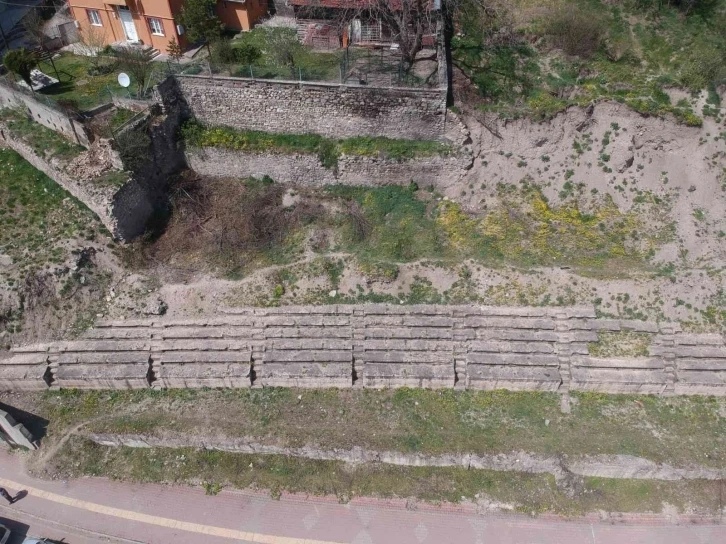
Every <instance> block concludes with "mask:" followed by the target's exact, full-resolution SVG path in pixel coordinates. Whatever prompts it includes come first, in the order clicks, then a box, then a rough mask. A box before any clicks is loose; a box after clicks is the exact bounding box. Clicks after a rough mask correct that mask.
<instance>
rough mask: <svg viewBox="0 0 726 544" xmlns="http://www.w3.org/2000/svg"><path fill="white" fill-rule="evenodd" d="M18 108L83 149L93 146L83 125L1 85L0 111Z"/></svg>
mask: <svg viewBox="0 0 726 544" xmlns="http://www.w3.org/2000/svg"><path fill="white" fill-rule="evenodd" d="M18 107H21V108H23V109H24V110H26V111H27V112H28V114H29V115H30V116H31V117H32V118H33V121H35V122H36V123H40V124H41V125H43V126H45V127H47V128H49V129H51V130H55V131H56V132H60V133H61V134H63V135H64V136H65V137H66V138H68V139H69V140H71V141H73V142H76V143H78V144H80V145H82V146H83V147H88V146H89V145H91V143H90V140H89V139H88V134H87V133H86V128H85V127H84V126H83V124H82V123H80V122H79V121H77V120H75V119H73V118H71V117H69V116H68V115H66V114H64V113H61V112H59V111H58V110H56V109H54V108H51V107H50V106H48V105H46V104H43V103H42V102H39V101H38V100H36V99H34V98H32V97H30V96H26V95H25V94H23V93H21V92H20V91H16V90H14V89H11V88H10V87H8V86H6V85H5V84H2V83H0V109H2V108H18Z"/></svg>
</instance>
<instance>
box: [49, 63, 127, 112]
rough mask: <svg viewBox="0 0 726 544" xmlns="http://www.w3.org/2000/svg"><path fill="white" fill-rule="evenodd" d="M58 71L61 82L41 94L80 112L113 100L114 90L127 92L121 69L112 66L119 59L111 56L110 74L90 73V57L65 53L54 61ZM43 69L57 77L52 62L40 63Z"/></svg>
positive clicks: (115, 91) (118, 92) (121, 92)
mask: <svg viewBox="0 0 726 544" xmlns="http://www.w3.org/2000/svg"><path fill="white" fill-rule="evenodd" d="M53 62H54V63H55V66H56V68H57V69H58V72H59V76H60V77H59V83H57V84H55V85H53V86H51V87H48V88H46V89H43V90H42V91H40V92H39V94H41V95H44V96H47V97H49V98H51V99H53V100H55V101H56V102H58V103H60V104H62V105H68V106H71V107H73V108H76V109H79V110H81V111H84V110H89V109H92V108H95V107H96V106H99V105H101V104H107V103H109V102H110V101H111V93H117V94H119V95H126V93H127V91H126V89H124V88H123V87H121V86H120V85H119V84H118V81H117V79H116V78H117V76H118V72H117V71H116V70H114V68H113V66H114V65H115V64H116V60H115V59H113V58H111V57H109V58H108V64H109V66H108V68H107V70H108V73H106V74H104V75H97V76H91V75H89V74H88V70H89V68H90V67H91V63H90V61H89V59H88V58H87V57H84V56H81V55H73V54H70V53H62V54H61V56H60V57H59V58H57V59H54V61H53ZM40 69H41V70H43V71H44V72H45V73H47V74H50V75H52V76H54V77H55V72H53V69H52V67H51V66H50V65H46V64H45V63H43V64H41V66H40Z"/></svg>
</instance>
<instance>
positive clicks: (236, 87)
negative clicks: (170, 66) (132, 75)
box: [158, 76, 446, 140]
mask: <svg viewBox="0 0 726 544" xmlns="http://www.w3.org/2000/svg"><path fill="white" fill-rule="evenodd" d="M173 78H174V81H175V82H176V85H174V86H172V85H160V86H159V88H158V94H159V95H160V96H159V98H158V99H159V100H160V101H162V102H168V101H169V99H168V97H167V96H166V95H167V94H168V93H176V94H177V95H178V98H179V99H181V100H183V101H184V102H185V103H186V105H187V107H188V111H189V112H190V113H191V114H192V115H194V117H196V118H197V119H198V120H199V121H201V122H202V123H205V124H209V125H224V126H229V127H232V128H237V129H248V130H249V129H252V130H263V131H267V132H282V133H291V134H304V133H310V132H313V133H316V134H321V135H323V136H328V137H331V138H348V137H353V136H387V137H389V138H406V139H413V140H438V139H441V138H442V137H443V135H444V131H445V123H446V89H445V88H439V89H411V88H398V87H390V88H388V87H385V88H381V87H366V86H349V85H337V84H330V83H310V82H302V83H300V82H296V81H272V80H258V79H242V78H224V77H209V76H173Z"/></svg>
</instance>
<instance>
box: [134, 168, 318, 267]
mask: <svg viewBox="0 0 726 544" xmlns="http://www.w3.org/2000/svg"><path fill="white" fill-rule="evenodd" d="M284 192H285V188H284V187H282V186H280V185H276V184H272V183H268V182H266V181H265V180H262V181H260V180H254V179H249V180H232V179H224V180H214V179H204V178H200V177H199V176H196V175H195V174H193V173H192V172H187V173H186V174H185V175H183V176H181V177H180V178H178V179H177V180H176V181H175V182H174V183H173V184H172V187H171V189H170V218H169V220H168V223H167V224H165V225H163V227H164V229H163V233H162V234H155V233H154V232H150V234H149V235H147V237H146V238H145V239H144V240H143V241H140V242H137V243H136V244H135V245H134V247H133V248H131V249H130V251H128V252H127V253H128V257H129V260H128V261H127V262H128V264H130V265H131V266H143V265H148V264H149V263H150V262H154V263H158V264H165V265H172V266H176V267H179V266H182V267H184V266H186V265H189V266H190V267H191V265H196V266H195V267H196V269H197V270H198V269H199V266H198V265H199V264H200V263H206V264H207V265H211V266H213V267H216V268H218V269H220V270H221V271H222V272H223V273H226V274H230V273H233V272H234V271H235V270H239V269H241V268H244V267H245V266H246V265H247V264H248V262H251V261H253V260H255V259H256V258H257V257H258V255H259V253H260V252H264V251H268V250H271V249H273V248H275V247H277V246H279V245H282V244H283V242H284V241H285V239H286V238H287V237H288V236H289V235H290V234H291V233H293V232H294V231H295V230H296V229H297V228H298V227H300V226H302V225H305V224H307V223H309V222H311V221H313V220H314V219H315V218H317V217H320V216H322V215H324V213H325V212H324V209H323V207H322V206H321V205H320V204H319V203H317V202H313V201H312V200H309V199H305V198H302V199H300V200H299V201H298V202H297V203H296V204H295V205H294V206H290V207H287V208H286V207H283V205H282V197H283V194H284ZM192 268H194V267H192Z"/></svg>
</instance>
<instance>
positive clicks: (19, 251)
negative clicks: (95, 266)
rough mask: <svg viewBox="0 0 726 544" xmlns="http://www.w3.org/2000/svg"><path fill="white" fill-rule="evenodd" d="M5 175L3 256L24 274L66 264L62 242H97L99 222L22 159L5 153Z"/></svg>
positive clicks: (0, 163)
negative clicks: (10, 258) (79, 240)
mask: <svg viewBox="0 0 726 544" xmlns="http://www.w3.org/2000/svg"><path fill="white" fill-rule="evenodd" d="M0 171H2V173H3V175H2V176H1V177H0V253H4V254H6V255H10V256H11V257H12V258H13V261H14V262H15V263H16V264H18V265H19V268H20V269H21V271H22V270H26V271H27V270H31V269H35V268H42V267H44V266H45V265H46V264H47V263H62V262H63V261H64V260H65V259H66V250H65V249H64V248H63V247H62V246H60V245H58V242H59V241H61V240H64V239H68V238H74V237H83V238H86V239H88V240H93V239H94V238H95V237H96V236H97V233H98V229H100V228H101V227H100V223H99V221H98V219H97V218H96V216H95V215H94V214H93V213H92V212H91V211H90V210H89V209H88V208H86V207H85V206H84V205H83V204H81V203H80V202H79V201H77V200H76V199H75V198H73V197H72V196H71V195H70V194H69V193H68V192H66V191H65V190H64V189H63V188H62V187H60V186H59V185H58V184H57V183H55V182H54V181H53V180H51V179H50V178H49V177H47V176H46V175H45V174H43V173H42V172H40V171H38V170H36V169H35V168H34V167H33V166H31V165H30V164H29V163H28V162H26V161H25V160H24V159H23V158H22V157H21V156H20V155H18V154H17V153H15V152H14V151H10V150H7V149H0Z"/></svg>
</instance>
